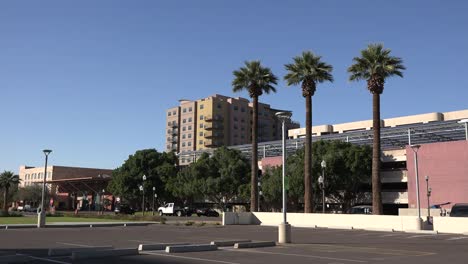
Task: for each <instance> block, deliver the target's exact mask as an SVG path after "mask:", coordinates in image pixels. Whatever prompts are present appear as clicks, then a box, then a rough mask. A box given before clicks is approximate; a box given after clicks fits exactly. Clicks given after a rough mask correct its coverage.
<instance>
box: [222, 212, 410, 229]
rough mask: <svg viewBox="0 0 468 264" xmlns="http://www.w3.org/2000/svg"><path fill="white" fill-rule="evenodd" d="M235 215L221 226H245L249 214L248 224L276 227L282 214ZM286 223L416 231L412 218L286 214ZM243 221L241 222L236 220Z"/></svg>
mask: <svg viewBox="0 0 468 264" xmlns="http://www.w3.org/2000/svg"><path fill="white" fill-rule="evenodd" d="M230 214H233V215H236V213H225V215H226V220H227V221H225V220H224V218H223V225H230V224H247V223H246V222H245V221H247V219H248V217H247V216H245V214H250V215H251V217H250V220H251V222H249V223H250V224H254V225H267V226H277V225H278V224H280V223H281V222H282V219H283V215H282V213H262V212H256V213H242V214H244V215H242V216H238V217H236V216H232V215H230ZM287 217H288V222H289V223H290V224H291V225H292V226H295V227H329V228H357V229H381V230H389V231H390V230H394V231H408V230H417V229H418V219H417V217H414V216H394V215H357V214H356V215H351V214H304V213H288V215H287ZM236 219H243V221H240V220H236Z"/></svg>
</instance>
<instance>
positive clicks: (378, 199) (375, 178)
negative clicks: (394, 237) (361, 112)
mask: <svg viewBox="0 0 468 264" xmlns="http://www.w3.org/2000/svg"><path fill="white" fill-rule="evenodd" d="M372 101H373V104H372V113H373V130H374V140H373V146H372V212H373V214H376V215H381V214H382V193H381V182H380V94H379V93H377V92H376V93H373V94H372Z"/></svg>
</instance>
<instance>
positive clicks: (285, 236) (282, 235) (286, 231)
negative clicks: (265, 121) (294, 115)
mask: <svg viewBox="0 0 468 264" xmlns="http://www.w3.org/2000/svg"><path fill="white" fill-rule="evenodd" d="M275 115H276V116H277V117H278V119H279V120H280V121H281V125H282V135H281V138H282V142H283V144H282V145H283V177H282V185H283V222H282V223H281V224H280V225H279V227H278V242H279V243H291V225H290V224H289V223H288V221H287V218H286V212H287V208H286V188H285V178H286V126H285V124H284V123H285V122H286V121H287V120H289V119H290V118H291V112H278V113H276V114H275Z"/></svg>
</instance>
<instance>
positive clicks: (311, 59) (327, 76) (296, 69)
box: [284, 51, 333, 86]
mask: <svg viewBox="0 0 468 264" xmlns="http://www.w3.org/2000/svg"><path fill="white" fill-rule="evenodd" d="M321 59H322V57H321V56H318V55H316V54H314V53H313V52H311V51H304V52H303V53H302V54H301V55H300V56H296V57H294V58H293V63H291V64H285V65H284V67H285V69H286V71H287V74H286V75H285V76H284V79H285V80H286V83H287V85H288V86H291V85H298V84H300V83H302V82H304V81H305V80H312V81H314V82H315V83H322V82H326V81H329V82H333V76H332V74H331V72H332V71H333V66H331V65H329V64H327V63H325V62H323V61H322V60H321Z"/></svg>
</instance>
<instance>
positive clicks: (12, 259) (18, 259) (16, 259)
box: [0, 255, 32, 263]
mask: <svg viewBox="0 0 468 264" xmlns="http://www.w3.org/2000/svg"><path fill="white" fill-rule="evenodd" d="M31 260H32V259H31V258H30V257H29V256H26V255H7V256H0V263H27V262H29V261H31Z"/></svg>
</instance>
